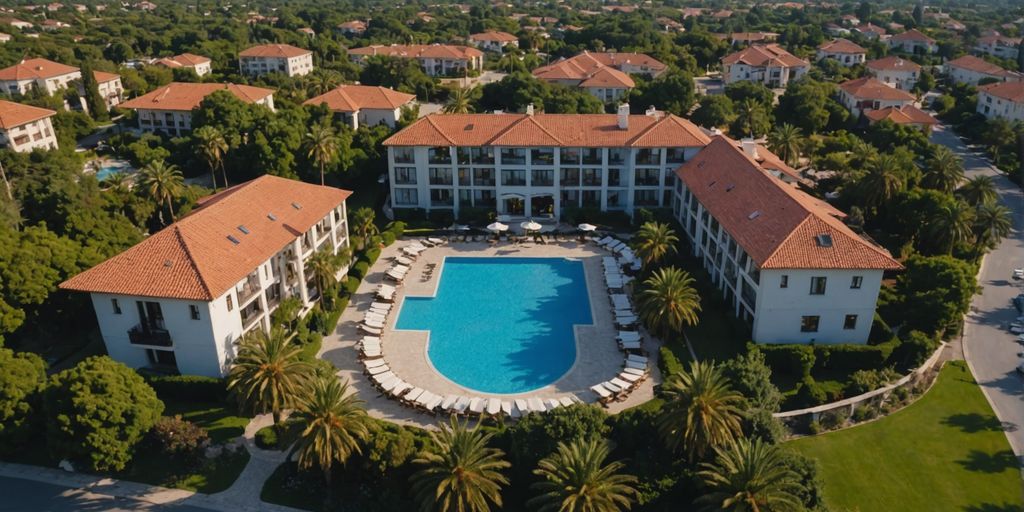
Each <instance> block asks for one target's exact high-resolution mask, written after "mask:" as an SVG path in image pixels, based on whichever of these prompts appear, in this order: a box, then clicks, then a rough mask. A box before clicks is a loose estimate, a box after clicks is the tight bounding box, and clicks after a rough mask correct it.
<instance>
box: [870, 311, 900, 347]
mask: <svg viewBox="0 0 1024 512" xmlns="http://www.w3.org/2000/svg"><path fill="white" fill-rule="evenodd" d="M895 336H896V333H894V332H893V331H892V328H891V327H889V324H888V323H886V322H885V320H883V319H882V317H881V315H879V314H878V313H875V319H874V321H872V322H871V333H870V334H868V344H869V345H878V344H879V343H885V342H887V341H892V339H893V337H895Z"/></svg>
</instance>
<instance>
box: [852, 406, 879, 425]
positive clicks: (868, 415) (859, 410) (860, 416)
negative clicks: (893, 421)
mask: <svg viewBox="0 0 1024 512" xmlns="http://www.w3.org/2000/svg"><path fill="white" fill-rule="evenodd" d="M877 416H878V409H876V408H874V407H872V406H870V405H859V406H857V407H856V408H855V409H854V410H853V421H855V422H857V423H861V422H864V421H868V420H873V419H875V418H876V417H877Z"/></svg>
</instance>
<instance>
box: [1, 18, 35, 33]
mask: <svg viewBox="0 0 1024 512" xmlns="http://www.w3.org/2000/svg"><path fill="white" fill-rule="evenodd" d="M0 24H7V25H10V26H12V27H14V28H16V29H18V30H25V29H27V28H32V23H29V22H27V21H22V20H19V19H17V18H0Z"/></svg>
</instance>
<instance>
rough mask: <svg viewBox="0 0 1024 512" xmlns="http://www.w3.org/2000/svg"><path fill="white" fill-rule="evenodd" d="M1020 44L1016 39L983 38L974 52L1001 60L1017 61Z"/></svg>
mask: <svg viewBox="0 0 1024 512" xmlns="http://www.w3.org/2000/svg"><path fill="white" fill-rule="evenodd" d="M1018 44H1020V43H1019V42H1017V41H1016V40H1014V39H1008V38H1002V37H989V38H981V39H979V40H978V44H977V45H975V47H974V51H976V52H978V53H986V54H988V55H991V56H993V57H999V58H1001V59H1010V60H1017V53H1018V49H1017V45H1018Z"/></svg>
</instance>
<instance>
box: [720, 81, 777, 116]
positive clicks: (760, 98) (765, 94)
mask: <svg viewBox="0 0 1024 512" xmlns="http://www.w3.org/2000/svg"><path fill="white" fill-rule="evenodd" d="M725 95H726V96H727V97H728V98H729V99H731V100H732V101H733V103H735V104H736V105H739V104H741V103H743V102H744V101H746V100H754V102H755V103H757V104H759V105H761V106H762V107H764V108H765V110H767V109H769V108H771V106H772V103H774V102H775V93H773V92H772V90H771V89H769V88H768V87H767V86H766V85H764V84H762V83H760V82H754V81H752V80H740V81H738V82H733V83H731V84H729V85H727V86H725Z"/></svg>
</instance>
